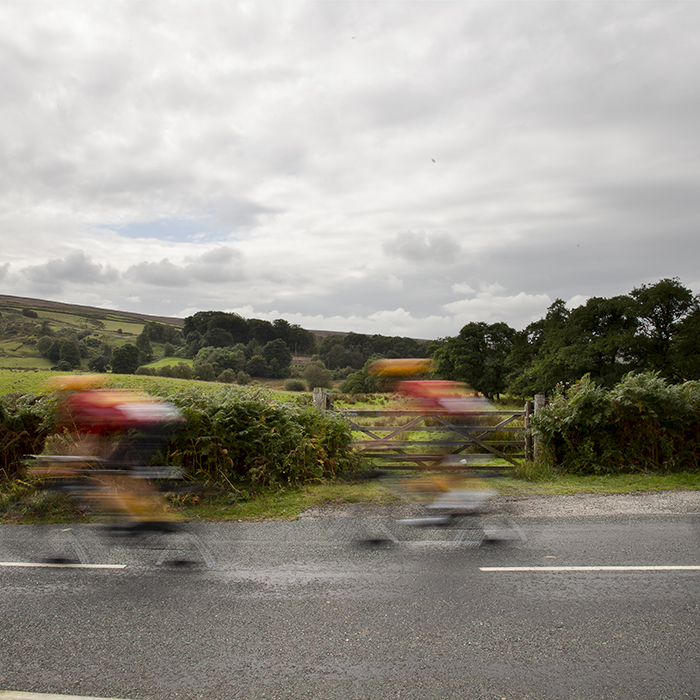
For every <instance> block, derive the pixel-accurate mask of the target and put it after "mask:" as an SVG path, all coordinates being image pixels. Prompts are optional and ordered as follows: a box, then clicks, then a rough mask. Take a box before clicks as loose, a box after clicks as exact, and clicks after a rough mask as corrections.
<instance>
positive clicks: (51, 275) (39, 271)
mask: <svg viewBox="0 0 700 700" xmlns="http://www.w3.org/2000/svg"><path fill="white" fill-rule="evenodd" d="M22 272H23V274H24V275H25V277H26V278H27V279H28V280H29V281H30V282H33V283H34V284H40V285H51V286H55V285H58V284H60V283H61V282H70V283H73V284H98V283H108V282H114V281H115V280H116V279H117V278H118V276H119V273H118V272H117V270H115V269H114V268H113V267H111V266H109V265H102V264H101V263H95V262H93V261H92V259H91V258H90V257H89V256H88V255H86V254H85V253H84V252H83V251H82V250H80V251H75V252H73V253H69V254H68V255H67V256H66V257H65V258H63V259H61V258H56V259H53V260H49V261H47V262H45V263H43V264H41V265H32V266H30V267H26V268H24V269H23V270H22Z"/></svg>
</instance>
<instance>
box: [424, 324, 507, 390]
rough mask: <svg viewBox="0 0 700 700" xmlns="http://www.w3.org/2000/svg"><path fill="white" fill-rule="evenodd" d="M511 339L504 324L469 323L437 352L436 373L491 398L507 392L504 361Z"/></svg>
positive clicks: (435, 358)
mask: <svg viewBox="0 0 700 700" xmlns="http://www.w3.org/2000/svg"><path fill="white" fill-rule="evenodd" d="M514 337H515V331H514V330H513V329H512V328H511V327H510V326H508V325H507V324H505V323H493V324H491V325H488V324H486V323H483V322H482V323H468V324H467V325H466V326H464V327H463V328H462V330H461V331H460V332H459V335H458V336H457V337H456V338H450V339H448V340H447V341H446V342H445V344H444V345H443V346H442V347H441V348H439V349H438V350H437V351H436V353H435V355H434V356H433V359H434V361H435V363H436V369H437V373H438V374H439V375H440V376H441V377H443V378H445V379H453V380H457V381H461V382H465V383H467V384H469V386H471V387H472V388H473V389H475V390H476V391H479V392H481V393H482V394H484V395H485V396H487V397H488V398H494V397H495V396H497V395H498V394H500V393H503V391H505V388H506V379H507V376H508V367H507V365H506V359H507V358H508V355H509V353H510V351H511V349H512V347H513V340H514Z"/></svg>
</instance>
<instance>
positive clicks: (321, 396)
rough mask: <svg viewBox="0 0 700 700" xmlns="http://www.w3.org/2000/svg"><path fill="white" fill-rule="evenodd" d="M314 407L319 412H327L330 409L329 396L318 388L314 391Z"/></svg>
mask: <svg viewBox="0 0 700 700" xmlns="http://www.w3.org/2000/svg"><path fill="white" fill-rule="evenodd" d="M314 406H315V407H316V408H317V409H318V410H319V411H328V410H329V409H330V407H331V395H330V394H329V393H328V392H327V391H326V390H325V389H323V388H321V387H318V386H317V387H316V388H315V389H314Z"/></svg>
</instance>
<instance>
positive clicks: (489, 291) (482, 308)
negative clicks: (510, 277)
mask: <svg viewBox="0 0 700 700" xmlns="http://www.w3.org/2000/svg"><path fill="white" fill-rule="evenodd" d="M504 292H507V290H506V289H505V288H504V287H502V286H501V285H500V284H488V285H481V286H480V288H479V291H478V292H476V293H473V295H472V296H471V297H470V298H463V299H459V300H457V301H452V302H449V303H447V304H443V306H442V308H443V309H444V310H445V311H447V312H448V313H449V314H450V315H451V316H453V318H454V321H455V322H457V323H458V324H459V326H460V327H462V326H464V325H465V324H467V323H470V322H478V321H484V322H486V323H496V322H499V321H504V322H506V323H508V324H510V325H512V326H515V327H518V328H522V327H524V326H526V325H527V324H528V323H529V322H531V321H535V320H537V319H538V318H541V317H542V316H543V315H544V313H543V309H546V308H547V307H548V306H549V305H550V304H551V303H552V300H551V299H550V298H549V296H547V295H546V294H535V295H532V294H525V293H524V292H519V293H517V294H510V295H508V294H504Z"/></svg>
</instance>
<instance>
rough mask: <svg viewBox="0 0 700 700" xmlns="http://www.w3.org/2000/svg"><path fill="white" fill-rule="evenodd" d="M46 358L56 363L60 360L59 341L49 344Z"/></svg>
mask: <svg viewBox="0 0 700 700" xmlns="http://www.w3.org/2000/svg"><path fill="white" fill-rule="evenodd" d="M46 357H48V358H49V360H51V362H58V361H59V360H60V359H61V341H60V340H54V341H53V343H51V347H49V349H48V350H47V351H46Z"/></svg>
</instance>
